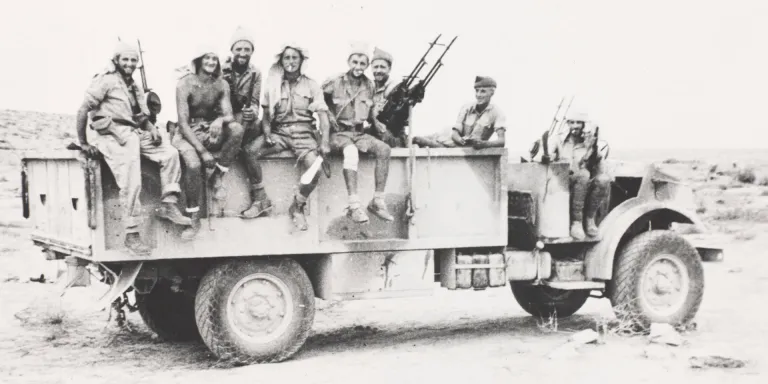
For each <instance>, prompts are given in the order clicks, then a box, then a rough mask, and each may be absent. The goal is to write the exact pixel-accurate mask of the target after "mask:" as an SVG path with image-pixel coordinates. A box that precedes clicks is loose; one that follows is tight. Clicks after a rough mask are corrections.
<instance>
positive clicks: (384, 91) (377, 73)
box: [371, 47, 408, 148]
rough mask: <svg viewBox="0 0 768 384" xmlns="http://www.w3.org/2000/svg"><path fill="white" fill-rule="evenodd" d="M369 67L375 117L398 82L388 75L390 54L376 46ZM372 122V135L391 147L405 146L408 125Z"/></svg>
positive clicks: (390, 64)
mask: <svg viewBox="0 0 768 384" xmlns="http://www.w3.org/2000/svg"><path fill="white" fill-rule="evenodd" d="M371 69H372V70H373V79H374V85H375V88H374V90H373V116H374V117H375V116H378V115H379V113H380V112H381V110H382V109H384V105H386V103H387V98H388V97H389V95H390V94H391V93H392V91H393V90H394V89H395V88H396V87H397V85H398V83H397V82H396V81H394V80H393V79H392V78H391V77H390V76H389V72H390V71H391V70H392V55H390V54H389V53H387V52H385V51H383V50H381V49H379V48H378V47H377V48H375V49H374V50H373V59H372V60H371ZM374 122H375V124H374V125H373V126H372V128H374V129H372V130H371V134H372V135H373V136H375V137H376V138H377V139H379V140H381V141H383V142H385V143H387V145H389V146H390V147H393V148H396V147H400V148H403V147H405V146H406V141H407V140H408V135H407V134H406V133H405V132H406V130H407V129H408V127H388V126H386V125H385V124H384V123H382V122H381V121H379V120H378V119H376V120H374Z"/></svg>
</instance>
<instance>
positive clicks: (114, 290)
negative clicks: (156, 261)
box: [94, 261, 144, 311]
mask: <svg viewBox="0 0 768 384" xmlns="http://www.w3.org/2000/svg"><path fill="white" fill-rule="evenodd" d="M143 265H144V262H143V261H139V262H132V263H124V264H123V267H122V269H121V270H120V276H118V277H117V279H115V282H114V283H113V284H112V287H111V288H110V289H109V291H108V292H107V293H106V294H105V295H104V296H102V297H101V299H99V301H98V302H97V303H96V308H94V310H95V311H101V310H103V309H104V308H106V307H108V306H109V305H110V304H112V302H113V301H115V299H117V298H118V297H120V296H121V295H122V294H123V293H125V291H126V290H127V289H128V288H129V287H131V286H133V282H134V281H136V277H137V276H138V275H139V271H141V267H142V266H143ZM110 272H111V271H110Z"/></svg>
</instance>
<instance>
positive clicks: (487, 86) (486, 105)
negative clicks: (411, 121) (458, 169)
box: [413, 76, 507, 149]
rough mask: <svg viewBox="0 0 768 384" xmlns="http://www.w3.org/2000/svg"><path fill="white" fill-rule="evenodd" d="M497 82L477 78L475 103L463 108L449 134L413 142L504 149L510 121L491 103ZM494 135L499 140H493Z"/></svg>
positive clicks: (432, 145)
mask: <svg viewBox="0 0 768 384" xmlns="http://www.w3.org/2000/svg"><path fill="white" fill-rule="evenodd" d="M495 92H496V81H495V80H494V79H493V78H491V77H487V76H477V77H475V102H474V103H468V104H465V105H463V106H462V107H461V110H460V111H459V116H458V117H457V118H456V123H455V124H454V125H453V127H452V128H451V132H450V133H437V134H433V135H429V136H417V137H414V138H413V143H414V144H417V145H419V146H421V147H431V148H443V147H449V148H452V147H473V148H475V149H482V148H494V147H502V148H503V147H504V144H505V133H506V131H507V121H506V118H505V116H504V113H503V112H502V111H501V109H500V108H499V107H498V106H496V105H494V104H492V103H491V99H492V98H493V95H494V93H495ZM494 132H495V133H496V135H497V137H498V138H497V139H496V140H492V141H491V140H490V138H491V136H493V134H494Z"/></svg>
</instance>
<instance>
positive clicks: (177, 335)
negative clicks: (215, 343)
mask: <svg viewBox="0 0 768 384" xmlns="http://www.w3.org/2000/svg"><path fill="white" fill-rule="evenodd" d="M136 304H137V306H138V310H139V315H140V316H141V319H142V320H144V323H145V324H146V325H147V327H149V329H151V330H152V331H153V332H155V333H156V334H157V335H158V336H160V337H161V338H163V339H165V340H168V341H191V340H196V339H199V338H200V333H198V331H197V324H196V323H195V299H194V298H193V297H191V296H188V295H185V294H183V293H181V292H178V293H177V292H173V291H172V290H171V288H170V286H168V285H167V284H160V283H158V284H157V285H155V287H154V288H152V290H151V291H150V292H149V293H147V294H144V295H142V294H139V293H136Z"/></svg>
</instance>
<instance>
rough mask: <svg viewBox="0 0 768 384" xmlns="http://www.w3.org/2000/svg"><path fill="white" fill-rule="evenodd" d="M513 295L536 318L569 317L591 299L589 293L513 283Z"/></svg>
mask: <svg viewBox="0 0 768 384" xmlns="http://www.w3.org/2000/svg"><path fill="white" fill-rule="evenodd" d="M511 287H512V294H513V295H514V296H515V300H517V302H518V304H520V306H521V307H523V309H524V310H525V311H526V312H528V313H530V314H531V315H533V316H536V317H558V318H562V317H568V316H571V315H573V314H574V313H576V311H578V310H579V309H581V307H582V306H583V305H584V303H586V302H587V299H589V291H584V290H581V291H572V290H562V289H555V288H551V287H548V286H546V285H530V284H524V283H511Z"/></svg>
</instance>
